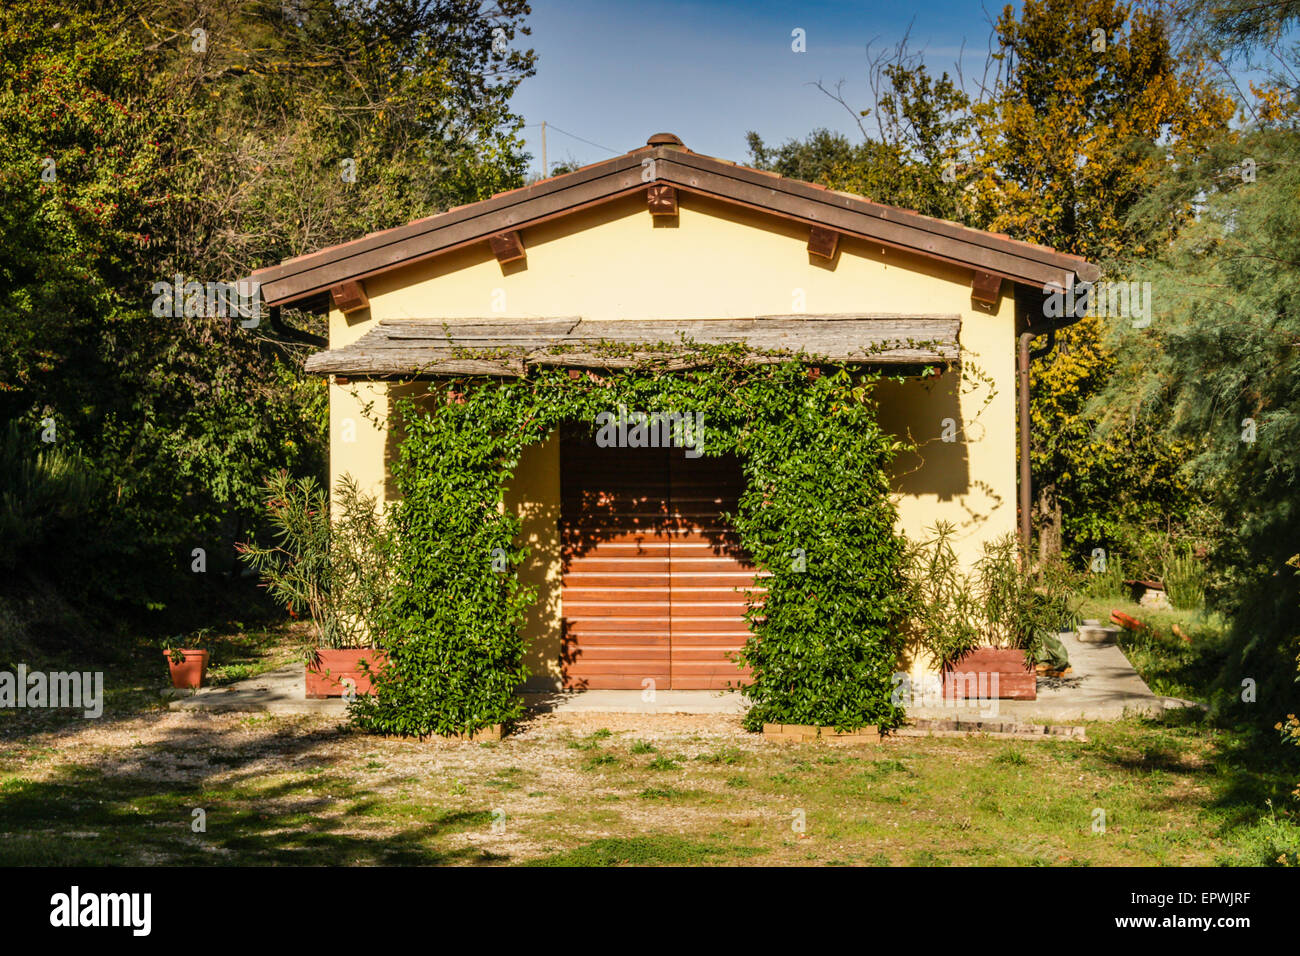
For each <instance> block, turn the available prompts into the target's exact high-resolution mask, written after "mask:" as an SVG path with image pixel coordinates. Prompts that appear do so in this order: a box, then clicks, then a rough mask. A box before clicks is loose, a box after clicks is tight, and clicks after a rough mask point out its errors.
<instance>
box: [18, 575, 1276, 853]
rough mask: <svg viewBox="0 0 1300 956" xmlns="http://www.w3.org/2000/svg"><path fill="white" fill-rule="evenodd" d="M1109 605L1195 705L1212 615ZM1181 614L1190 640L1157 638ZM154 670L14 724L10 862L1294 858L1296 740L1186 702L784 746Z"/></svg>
mask: <svg viewBox="0 0 1300 956" xmlns="http://www.w3.org/2000/svg"><path fill="white" fill-rule="evenodd" d="M1111 607H1116V608H1119V609H1121V610H1125V611H1126V612H1127V613H1131V614H1133V616H1135V617H1138V618H1139V619H1141V620H1144V621H1146V622H1148V623H1150V624H1151V625H1152V628H1153V633H1151V634H1147V635H1138V636H1133V637H1129V636H1125V638H1124V641H1125V649H1126V652H1127V653H1128V654H1129V656H1130V658H1131V659H1133V660H1134V663H1135V665H1136V666H1137V667H1138V670H1139V672H1140V673H1141V674H1142V675H1143V677H1144V678H1145V679H1146V680H1147V681H1148V683H1150V684H1151V685H1152V687H1153V689H1155V690H1157V692H1160V693H1170V694H1173V695H1175V696H1182V697H1192V698H1195V697H1197V695H1198V693H1199V689H1200V688H1201V687H1203V686H1204V685H1205V682H1206V675H1207V674H1210V673H1211V672H1212V671H1213V669H1214V667H1215V666H1216V654H1217V653H1219V651H1218V648H1219V643H1218V642H1219V640H1220V638H1221V636H1222V626H1221V622H1219V621H1218V619H1216V618H1214V617H1213V616H1209V615H1204V614H1195V613H1192V612H1184V611H1173V612H1149V611H1145V610H1143V609H1140V608H1137V607H1136V606H1135V605H1132V604H1131V603H1127V602H1117V601H1111V600H1107V601H1103V602H1099V603H1098V604H1096V605H1094V607H1092V608H1087V609H1085V613H1086V615H1087V616H1089V617H1101V618H1103V619H1104V618H1108V617H1109V611H1110V608H1111ZM1174 624H1177V625H1178V626H1179V629H1180V630H1181V631H1182V632H1183V633H1185V634H1188V635H1190V636H1191V637H1192V640H1191V642H1185V641H1182V640H1181V639H1178V640H1177V643H1174V642H1173V641H1171V640H1169V638H1170V637H1173V636H1174V635H1173V632H1172V626H1173V625H1174ZM142 666H143V665H142ZM157 671H158V668H152V669H150V671H149V673H150V675H152V676H151V677H150V678H149V679H150V680H152V681H153V683H152V684H147V683H142V682H139V681H138V680H137V678H135V677H134V676H130V675H128V676H126V677H121V676H120V675H119V676H118V677H117V678H115V680H114V682H112V683H110V684H109V686H108V690H109V692H110V697H109V700H110V706H109V707H108V708H106V714H105V718H104V719H103V721H100V722H88V721H85V720H83V719H80V718H76V719H71V718H68V717H67V716H66V715H59V714H57V713H51V712H35V711H27V712H23V713H17V712H12V711H11V712H9V714H7V715H6V716H4V718H3V719H0V865H83V866H94V865H106V864H109V865H135V866H154V865H282V864H290V863H304V864H311V865H402V864H434V865H438V864H456V865H474V866H482V865H503V864H512V865H513V864H519V863H535V864H538V865H591V866H611V865H655V866H659V865H663V866H673V865H713V864H719V865H735V864H739V863H745V862H749V861H754V860H756V861H757V862H761V863H764V864H786V865H809V864H815V865H829V864H834V865H1008V866H1065V865H1092V866H1108V865H1142V866H1159V865H1170V866H1172V865H1219V864H1225V865H1251V866H1254V865H1270V864H1276V863H1278V862H1289V863H1292V864H1297V863H1300V804H1298V803H1297V801H1296V800H1295V799H1293V797H1292V796H1291V792H1292V790H1293V789H1294V788H1295V786H1296V782H1297V781H1300V748H1295V747H1286V746H1283V745H1282V744H1281V743H1280V742H1279V741H1278V740H1277V738H1276V735H1270V734H1263V735H1260V736H1251V735H1250V734H1248V733H1246V732H1244V731H1238V730H1233V729H1230V728H1224V727H1219V726H1216V725H1214V724H1212V723H1211V722H1209V721H1208V720H1207V719H1206V718H1205V717H1204V716H1203V715H1202V714H1201V713H1200V712H1198V711H1176V712H1170V713H1168V714H1166V715H1165V716H1164V717H1162V718H1161V719H1159V720H1145V719H1131V720H1125V721H1119V722H1114V723H1094V724H1090V725H1089V727H1088V739H1087V740H1086V741H1082V742H1080V741H1066V740H1043V741H1035V742H1020V741H1006V740H993V739H988V738H978V737H974V738H903V739H895V740H887V741H886V742H885V743H884V744H882V745H880V746H877V747H863V748H847V749H840V748H828V747H826V746H824V745H818V744H797V745H780V746H778V745H770V744H765V743H764V742H763V741H762V740H761V739H760V738H757V737H754V736H750V735H745V734H743V733H742V732H739V731H736V730H734V729H729V728H730V725H728V724H727V723H726V722H723V721H719V722H718V724H717V726H716V727H714V728H712V729H710V730H707V731H706V730H702V729H700V728H698V727H696V728H692V729H689V730H681V731H673V730H672V729H671V728H672V727H673V726H676V725H667V727H665V726H664V725H661V724H657V723H656V722H655V721H654V719H653V718H647V723H646V727H645V729H642V728H640V727H636V729H635V730H634V731H631V732H629V731H628V730H625V729H621V730H620V731H619V735H618V736H615V734H614V733H613V732H612V731H611V730H609V729H606V728H601V729H599V730H596V731H594V732H592V733H587V734H585V735H583V736H574V733H573V732H572V731H571V730H570V729H569V728H568V725H566V724H565V723H564V722H563V721H560V722H558V723H556V724H555V725H553V726H550V725H545V724H538V725H535V727H534V729H533V730H532V731H530V732H529V733H528V734H525V735H521V736H517V737H507V738H506V739H505V740H503V741H501V742H500V743H499V744H498V745H496V746H495V747H492V748H481V747H472V746H462V747H439V746H436V745H433V746H430V745H429V744H426V743H418V742H415V741H401V740H387V739H384V738H374V737H365V736H362V735H359V734H354V733H351V732H348V731H346V730H341V729H339V728H338V727H337V725H336V724H335V723H331V722H328V721H314V720H312V719H298V718H285V717H275V716H267V715H259V716H256V717H233V716H232V717H226V718H221V717H214V718H212V719H211V720H210V721H209V720H204V721H200V722H198V723H192V722H191V723H184V722H178V719H177V718H176V717H175V715H166V714H164V713H162V712H160V711H159V709H158V705H157V687H156V684H157V683H160V681H161V678H160V677H159V675H158V673H157ZM123 721H125V722H126V723H125V724H123V723H122V722H123ZM92 724H93V726H92ZM119 726H121V727H127V728H130V729H128V730H126V731H124V732H120V733H117V734H116V736H115V737H114V742H113V743H111V744H108V743H104V742H103V740H102V737H103V735H104V734H105V733H108V734H113V733H114V728H115V727H119ZM157 727H164V728H166V729H165V730H159V731H157V732H151V728H157ZM91 730H93V731H97V732H98V733H97V734H95V735H93V736H92V735H90V734H88V733H87V732H88V731H91ZM652 730H653V732H654V733H653V737H652V739H653V740H654V744H650V743H649V742H648V741H647V740H646V739H645V738H644V737H639V736H637V734H644V735H646V736H650V734H651V731H652ZM623 734H626V735H627V736H626V737H624V736H623ZM196 808H197V809H202V810H204V812H205V813H206V824H207V826H206V831H204V832H195V831H194V830H193V829H192V828H191V823H192V820H193V816H192V813H193V811H194V810H195V809H196ZM795 809H798V810H801V811H802V812H803V814H804V819H805V822H806V832H805V833H802V834H796V833H794V832H792V830H791V812H792V811H793V810H795ZM1097 809H1103V810H1104V811H1105V813H1106V818H1107V828H1106V832H1105V833H1102V834H1098V833H1094V832H1093V830H1092V821H1093V819H1094V817H1093V814H1094V811H1095V810H1097ZM497 812H503V813H504V814H505V821H506V822H505V830H504V832H503V833H498V832H494V829H493V821H494V819H495V817H494V813H497Z"/></svg>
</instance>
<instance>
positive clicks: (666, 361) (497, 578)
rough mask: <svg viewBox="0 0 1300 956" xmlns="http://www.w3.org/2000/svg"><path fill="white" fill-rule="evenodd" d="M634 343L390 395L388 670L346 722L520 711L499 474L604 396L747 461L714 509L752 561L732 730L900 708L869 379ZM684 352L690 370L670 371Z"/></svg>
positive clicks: (381, 726) (610, 404)
mask: <svg viewBox="0 0 1300 956" xmlns="http://www.w3.org/2000/svg"><path fill="white" fill-rule="evenodd" d="M608 350H609V352H610V355H611V356H615V355H621V354H622V353H620V352H619V351H618V349H617V348H615V347H610V348H609V349H608ZM638 352H639V353H640V356H641V357H640V358H639V359H637V360H636V361H635V362H634V365H633V367H631V368H625V369H615V370H609V371H600V372H598V373H597V372H587V373H583V374H582V375H581V376H580V377H578V378H576V379H575V378H573V377H572V376H571V374H570V372H569V370H568V369H566V368H559V367H542V368H536V367H533V368H530V369H529V370H528V372H527V374H525V375H524V376H522V377H503V378H484V377H476V378H469V379H457V380H448V379H439V380H435V381H434V382H432V383H431V384H430V385H429V393H428V394H427V395H424V396H420V397H419V399H418V400H417V399H415V398H410V397H407V398H403V399H401V400H400V401H398V402H397V404H396V406H395V411H396V413H397V415H398V417H399V418H400V421H401V427H402V429H403V430H404V438H403V439H402V441H401V444H400V454H399V459H398V461H397V462H396V463H395V464H394V479H395V481H396V485H397V488H398V490H399V492H400V501H399V503H398V504H397V505H396V506H395V507H394V509H393V512H392V517H391V520H392V521H393V522H394V531H395V539H396V555H397V557H396V561H397V568H396V571H397V575H396V577H397V583H396V586H395V589H394V592H393V594H392V597H391V599H390V600H389V602H388V603H387V605H386V607H385V609H384V611H383V615H384V621H383V625H384V628H383V630H384V633H385V634H386V635H387V649H388V657H389V661H390V666H389V667H388V668H387V669H386V670H385V671H384V672H383V673H382V674H380V675H379V676H378V677H377V678H376V681H375V686H376V694H375V695H374V696H372V697H364V698H359V699H358V700H357V701H356V702H354V704H353V710H352V714H353V718H354V720H355V721H356V722H357V723H358V724H359V725H360V726H361V727H363V728H366V729H370V730H374V731H379V732H383V733H396V734H411V735H421V736H422V735H426V734H451V733H468V732H472V731H474V730H476V729H478V728H481V727H485V726H490V725H492V724H496V723H509V722H511V721H513V720H515V719H517V718H518V717H519V716H521V709H522V703H521V701H520V700H519V697H518V696H517V690H518V687H519V685H520V684H521V683H522V682H523V680H524V678H525V676H526V670H525V667H524V664H523V654H524V646H523V639H522V637H521V625H522V623H523V620H524V615H525V611H526V610H527V608H528V606H529V605H530V603H531V602H532V601H533V600H535V598H536V595H535V593H533V590H532V589H530V588H528V587H525V586H524V585H522V584H521V583H520V582H519V580H518V578H517V576H516V573H515V572H516V570H517V568H518V567H519V565H520V564H521V563H522V561H523V560H524V558H525V557H526V550H525V549H523V548H520V547H518V546H517V545H516V543H515V542H516V541H517V537H518V534H519V522H518V519H517V518H516V517H515V516H514V515H513V514H511V513H510V511H509V510H507V509H506V508H505V507H504V506H503V501H504V494H505V489H506V486H507V484H508V483H509V481H510V479H511V476H512V475H513V473H514V469H515V467H516V465H517V464H518V462H519V459H520V455H521V454H522V452H523V450H524V448H525V447H526V446H528V445H530V444H534V443H537V442H541V441H543V440H545V439H546V437H547V436H548V435H549V434H550V433H551V432H552V430H553V429H555V428H557V427H558V426H559V425H560V424H561V423H562V422H564V421H566V420H567V421H577V422H587V423H591V424H592V428H593V431H594V430H595V428H596V425H595V422H596V417H597V416H598V415H599V414H600V413H601V412H612V411H615V410H616V409H617V408H618V407H619V406H623V407H625V408H627V409H636V410H646V411H650V412H678V413H689V414H690V415H691V416H692V417H694V416H695V415H697V414H698V415H702V416H703V423H704V434H703V440H702V442H701V445H700V447H701V451H702V453H703V454H704V455H705V456H719V455H724V454H728V453H733V454H735V455H737V456H738V457H739V458H740V460H741V462H742V464H743V469H744V475H745V479H746V489H745V491H744V492H743V494H742V495H741V497H740V500H739V504H738V507H737V512H736V513H735V514H733V515H728V518H729V520H730V521H731V523H732V524H733V526H734V527H735V528H736V530H737V531H738V533H739V536H740V540H741V543H742V545H743V547H744V548H745V549H746V550H747V551H748V553H749V555H750V556H751V558H752V559H753V561H754V563H755V564H756V565H757V566H758V567H759V568H760V569H761V570H762V571H766V572H768V576H767V577H766V578H765V579H764V581H763V585H764V586H765V587H766V589H767V593H766V599H765V600H764V601H763V602H762V603H761V604H759V603H755V602H754V601H751V607H750V610H749V612H748V619H749V624H750V632H751V634H750V638H749V640H748V641H747V643H746V644H745V646H744V648H743V650H742V651H741V652H740V654H739V661H740V663H742V664H745V665H748V667H750V668H751V670H752V677H751V680H752V683H750V684H749V685H748V686H747V687H745V689H744V693H745V694H746V695H747V697H748V699H749V701H750V704H751V706H750V709H749V711H748V714H747V716H746V718H745V722H746V726H747V727H749V728H750V729H758V728H759V727H761V725H762V724H763V723H764V722H773V723H797V724H819V725H833V726H835V727H838V728H841V729H846V730H848V729H856V728H859V727H862V726H864V725H868V724H875V725H878V726H880V727H886V728H887V727H893V726H896V725H897V724H898V723H899V722H900V721H901V719H902V716H903V715H902V711H901V710H900V709H899V708H898V707H897V706H895V705H894V704H893V703H891V701H890V694H891V690H892V683H891V675H892V674H893V672H894V670H895V668H896V664H897V661H898V656H899V652H900V650H901V637H900V634H901V633H902V630H903V629H902V627H901V626H900V623H901V621H902V620H903V618H904V617H905V616H906V614H907V613H908V603H907V602H908V600H909V599H908V597H907V589H906V587H905V585H904V582H903V562H904V553H905V549H904V543H903V540H902V538H901V537H900V536H899V535H898V534H896V533H895V531H894V523H895V510H894V507H893V504H892V502H891V500H890V497H889V481H888V477H887V472H886V467H887V465H888V463H889V461H890V460H891V459H892V458H893V456H894V455H895V454H896V453H897V452H899V451H900V450H901V449H903V447H904V445H903V444H902V443H901V442H900V441H898V440H897V439H896V438H894V437H893V436H891V435H888V434H886V433H885V432H884V431H883V430H882V429H881V428H880V426H879V424H878V423H877V420H876V406H875V403H874V401H873V398H872V388H873V386H874V384H875V382H876V381H878V380H879V378H880V377H881V376H880V375H879V374H878V373H868V372H864V371H861V370H854V369H849V368H846V367H843V366H827V365H825V364H823V363H819V362H817V361H816V360H815V359H814V358H812V357H809V356H806V355H795V356H790V355H782V356H771V357H768V360H767V363H766V364H762V363H755V362H754V360H753V356H752V355H746V353H745V352H743V351H742V350H741V349H739V348H736V347H729V346H696V345H693V344H691V343H681V344H674V345H673V346H672V347H671V348H664V349H662V350H654V349H645V348H644V347H638ZM684 359H685V360H686V361H683V360H684ZM689 362H696V363H698V367H695V368H690V369H687V370H683V369H682V366H683V365H684V364H687V363H689Z"/></svg>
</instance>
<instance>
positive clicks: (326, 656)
mask: <svg viewBox="0 0 1300 956" xmlns="http://www.w3.org/2000/svg"><path fill="white" fill-rule="evenodd" d="M363 660H365V661H369V662H370V667H371V668H372V669H373V670H379V669H380V668H382V667H383V666H384V663H385V660H384V652H383V651H380V650H376V649H375V648H373V647H348V648H341V649H338V650H335V649H332V648H325V647H322V648H319V649H317V651H316V656H315V658H314V659H313V660H311V661H309V662H308V663H307V676H306V682H307V699H308V700H323V699H324V698H326V697H345V696H347V692H348V684H346V683H344V681H347V680H350V681H351V682H352V688H353V690H354V691H355V693H356V694H357V695H361V694H369V693H370V692H371V687H370V674H369V673H368V672H367V671H366V670H365V668H363V667H362V666H361V662H362V661H363Z"/></svg>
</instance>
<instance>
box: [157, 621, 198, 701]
mask: <svg viewBox="0 0 1300 956" xmlns="http://www.w3.org/2000/svg"><path fill="white" fill-rule="evenodd" d="M205 636H207V629H206V628H205V629H203V630H201V631H199V632H198V634H197V637H198V638H199V639H200V640H202V639H203V638H204V637H205ZM172 643H173V644H182V643H185V639H184V638H183V637H182V638H177V639H176V640H175V641H173V642H172ZM163 657H164V658H166V660H167V668H168V670H170V671H171V677H172V687H174V688H176V689H177V690H198V689H199V688H200V687H202V686H203V680H204V678H205V677H206V676H207V672H208V652H207V651H206V650H202V649H200V648H194V647H188V648H182V647H175V646H173V647H165V648H163Z"/></svg>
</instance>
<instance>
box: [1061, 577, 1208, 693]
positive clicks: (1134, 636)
mask: <svg viewBox="0 0 1300 956" xmlns="http://www.w3.org/2000/svg"><path fill="white" fill-rule="evenodd" d="M1111 611H1122V612H1123V613H1125V614H1127V615H1128V616H1129V617H1132V618H1136V619H1137V620H1138V621H1140V622H1141V623H1143V624H1145V625H1147V626H1148V628H1149V629H1148V630H1146V631H1139V632H1134V631H1129V630H1121V631H1120V635H1119V646H1120V648H1121V649H1122V650H1123V651H1124V655H1125V656H1126V657H1127V658H1128V659H1129V663H1131V664H1132V665H1133V669H1134V670H1136V671H1137V672H1138V675H1139V676H1141V678H1142V679H1143V680H1144V681H1146V684H1147V686H1148V687H1150V688H1151V690H1152V692H1153V693H1156V694H1160V695H1161V696H1165V697H1181V698H1183V699H1186V700H1197V701H1201V702H1205V701H1206V700H1208V698H1209V695H1210V686H1211V685H1212V684H1213V682H1214V680H1215V678H1217V677H1218V676H1219V674H1220V673H1221V672H1222V670H1223V667H1224V665H1225V663H1226V661H1227V635H1228V623H1227V621H1226V619H1225V618H1223V617H1222V616H1221V615H1218V614H1215V613H1212V612H1206V611H1182V610H1178V609H1173V610H1152V609H1149V608H1144V607H1141V606H1140V605H1138V604H1137V603H1136V602H1134V601H1129V600H1126V599H1119V598H1087V599H1085V600H1084V601H1083V604H1082V606H1081V608H1080V611H1079V614H1080V616H1081V617H1083V618H1096V619H1098V620H1100V621H1101V622H1102V623H1103V624H1109V623H1110V612H1111ZM1175 628H1177V629H1178V630H1177V631H1175ZM1179 632H1181V634H1182V635H1183V636H1179Z"/></svg>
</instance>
